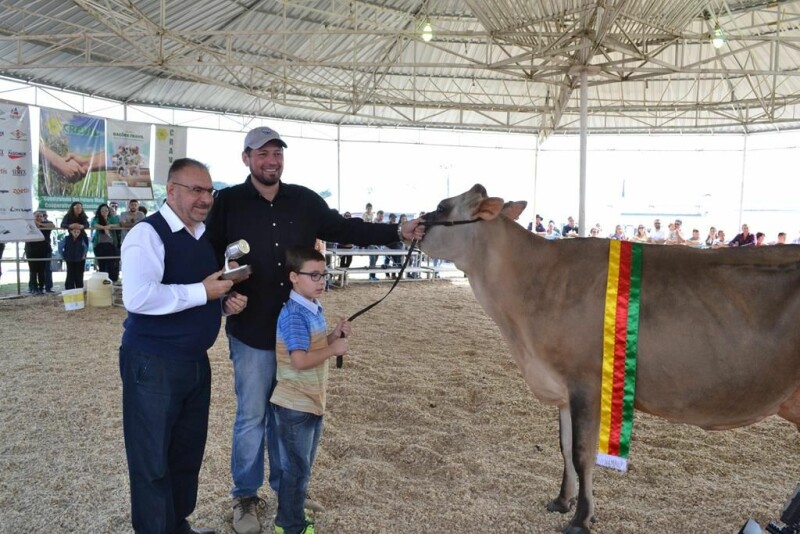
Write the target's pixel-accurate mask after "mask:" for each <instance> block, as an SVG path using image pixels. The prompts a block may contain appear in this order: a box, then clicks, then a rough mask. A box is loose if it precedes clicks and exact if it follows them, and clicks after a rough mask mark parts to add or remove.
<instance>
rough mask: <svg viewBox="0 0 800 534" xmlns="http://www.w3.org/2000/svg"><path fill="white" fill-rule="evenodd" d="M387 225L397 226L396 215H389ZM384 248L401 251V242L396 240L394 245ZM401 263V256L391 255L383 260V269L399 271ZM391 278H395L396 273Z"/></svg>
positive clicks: (390, 244) (387, 276)
mask: <svg viewBox="0 0 800 534" xmlns="http://www.w3.org/2000/svg"><path fill="white" fill-rule="evenodd" d="M406 220H408V218H406ZM401 222H404V221H401ZM389 224H391V225H396V224H397V215H395V214H394V213H390V214H389ZM386 248H388V249H391V250H403V248H404V246H403V242H402V241H400V240H398V241H395V242H394V243H389V244H388V245H386ZM402 262H403V256H402V255H400V256H398V255H396V254H392V255H391V256H385V257H384V258H383V268H384V269H386V268H388V267H393V268H395V269H399V268H400V265H402ZM391 277H392V278H397V273H392V276H391ZM386 278H389V273H387V274H386Z"/></svg>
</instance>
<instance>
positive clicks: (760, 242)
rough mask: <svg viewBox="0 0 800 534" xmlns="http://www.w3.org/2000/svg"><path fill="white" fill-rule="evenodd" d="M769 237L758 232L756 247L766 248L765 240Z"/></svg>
mask: <svg viewBox="0 0 800 534" xmlns="http://www.w3.org/2000/svg"><path fill="white" fill-rule="evenodd" d="M766 237H767V234H765V233H764V232H756V246H757V247H763V246H766V243H765V242H764V239H765V238H766Z"/></svg>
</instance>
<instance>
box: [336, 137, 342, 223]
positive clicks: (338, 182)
mask: <svg viewBox="0 0 800 534" xmlns="http://www.w3.org/2000/svg"><path fill="white" fill-rule="evenodd" d="M336 209H338V210H339V213H341V212H342V125H341V124H337V125H336Z"/></svg>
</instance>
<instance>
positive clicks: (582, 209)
mask: <svg viewBox="0 0 800 534" xmlns="http://www.w3.org/2000/svg"><path fill="white" fill-rule="evenodd" d="M586 71H587V69H582V70H581V169H580V185H579V187H578V196H579V204H578V231H579V235H580V236H581V237H586V228H587V227H588V226H589V224H588V221H587V220H586V142H587V135H586V128H587V122H588V120H587V114H588V100H589V88H588V87H587V85H588V83H587V82H588V78H589V74H588V72H586Z"/></svg>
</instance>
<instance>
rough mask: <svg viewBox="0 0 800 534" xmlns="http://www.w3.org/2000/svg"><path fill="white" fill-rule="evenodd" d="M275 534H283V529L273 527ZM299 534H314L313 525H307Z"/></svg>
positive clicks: (276, 526)
mask: <svg viewBox="0 0 800 534" xmlns="http://www.w3.org/2000/svg"><path fill="white" fill-rule="evenodd" d="M275 534H283V527H279V526H278V525H275ZM300 534H314V523H307V524H306V528H304V529H303V530H301V531H300Z"/></svg>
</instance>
